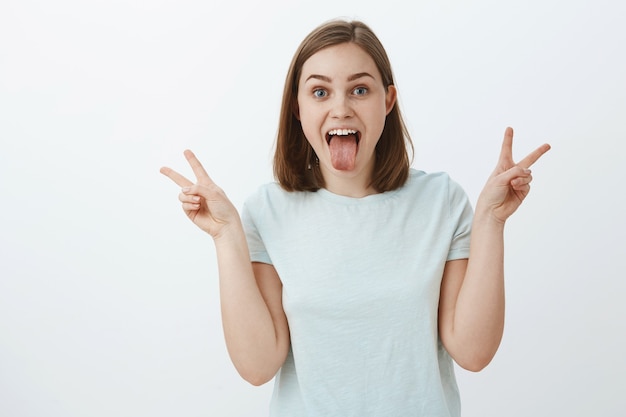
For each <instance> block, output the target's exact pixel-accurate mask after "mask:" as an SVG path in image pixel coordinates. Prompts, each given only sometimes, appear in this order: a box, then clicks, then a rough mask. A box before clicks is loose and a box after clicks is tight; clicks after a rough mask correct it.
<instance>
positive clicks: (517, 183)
mask: <svg viewBox="0 0 626 417" xmlns="http://www.w3.org/2000/svg"><path fill="white" fill-rule="evenodd" d="M532 181H533V176H532V175H527V176H524V177H517V178H515V179H513V180H512V181H511V186H512V187H513V188H514V189H520V188H522V187H524V186H525V185H528V184H530V183H531V182H532Z"/></svg>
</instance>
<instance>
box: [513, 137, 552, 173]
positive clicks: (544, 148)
mask: <svg viewBox="0 0 626 417" xmlns="http://www.w3.org/2000/svg"><path fill="white" fill-rule="evenodd" d="M549 150H550V145H548V144H547V143H544V144H543V145H541V146H540V147H538V148H537V149H535V150H534V151H532V152H531V153H529V154H528V155H527V156H526V158H524V159H522V160H521V161H520V162H519V163H518V165H520V166H522V167H524V168H529V167H530V166H531V165H532V164H534V163H535V162H537V160H538V159H539V158H541V156H542V155H543V154H544V153H546V152H548V151H549Z"/></svg>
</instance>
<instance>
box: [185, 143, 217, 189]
mask: <svg viewBox="0 0 626 417" xmlns="http://www.w3.org/2000/svg"><path fill="white" fill-rule="evenodd" d="M184 155H185V158H187V161H188V162H189V165H190V166H191V169H192V170H193V173H194V174H195V176H196V178H197V179H198V182H202V183H213V181H212V180H211V177H209V174H207V172H206V171H205V169H204V167H203V166H202V164H201V163H200V161H199V160H198V158H196V155H194V153H193V152H191V151H190V150H189V149H186V150H185V152H184Z"/></svg>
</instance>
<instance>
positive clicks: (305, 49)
mask: <svg viewBox="0 0 626 417" xmlns="http://www.w3.org/2000/svg"><path fill="white" fill-rule="evenodd" d="M346 42H350V43H354V44H355V45H358V46H359V47H361V48H362V49H363V50H364V51H365V52H367V53H368V54H369V55H370V56H371V57H372V59H373V60H374V62H375V64H376V67H377V68H378V71H379V72H380V74H381V76H382V80H383V84H384V86H385V90H387V89H388V87H389V86H390V85H394V81H393V73H392V70H391V64H390V62H389V58H388V57H387V53H386V52H385V49H384V48H383V46H382V44H381V43H380V41H379V40H378V38H377V37H376V35H375V34H374V32H373V31H372V30H371V29H370V28H369V27H368V26H367V25H365V24H364V23H363V22H359V21H351V22H348V21H343V20H333V21H330V22H327V23H324V24H322V25H321V26H319V27H317V28H316V29H315V30H313V31H312V32H311V33H310V34H309V35H308V36H307V37H306V38H305V39H304V40H303V41H302V43H301V44H300V46H299V47H298V49H297V51H296V53H295V55H294V57H293V59H292V61H291V65H290V66H289V71H288V73H287V78H286V80H285V88H284V91H283V100H282V108H281V113H280V119H279V126H278V135H277V138H276V150H275V153H274V176H275V177H276V179H277V180H278V182H279V183H280V185H281V186H282V187H283V188H284V189H285V190H287V191H317V190H318V189H320V188H322V187H324V178H323V177H322V172H321V170H320V167H319V165H318V164H317V163H316V161H315V159H316V155H315V152H314V151H313V148H312V147H311V145H310V144H309V142H308V141H307V139H306V137H305V136H304V132H303V131H302V126H301V124H300V121H299V120H298V119H297V118H296V115H295V113H294V110H295V109H296V108H297V97H298V82H299V80H300V75H301V72H302V66H303V65H304V63H305V62H306V60H307V59H309V58H310V57H311V56H312V55H314V54H315V53H317V52H318V51H320V50H322V49H324V48H327V47H329V46H334V45H338V44H342V43H346ZM408 148H410V150H411V156H412V153H413V142H412V141H411V138H410V136H409V133H408V130H407V127H406V125H405V123H404V120H403V119H402V115H401V113H400V109H399V107H398V103H397V101H396V103H395V104H394V105H393V108H392V110H391V111H390V112H389V114H388V115H387V118H386V120H385V127H384V129H383V132H382V134H381V137H380V140H379V141H378V144H377V145H376V161H375V165H374V171H373V173H372V183H371V186H372V187H373V188H374V189H375V190H376V191H378V192H384V191H391V190H394V189H396V188H398V187H401V186H402V185H403V184H404V183H405V182H406V180H407V178H408V175H409V167H410V165H411V158H410V157H409V152H408Z"/></svg>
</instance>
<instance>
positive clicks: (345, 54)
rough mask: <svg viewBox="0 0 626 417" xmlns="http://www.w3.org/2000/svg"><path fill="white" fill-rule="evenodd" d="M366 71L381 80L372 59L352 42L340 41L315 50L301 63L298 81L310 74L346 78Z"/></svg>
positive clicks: (303, 79)
mask: <svg viewBox="0 0 626 417" xmlns="http://www.w3.org/2000/svg"><path fill="white" fill-rule="evenodd" d="M362 72H367V73H369V74H371V75H372V76H373V77H374V78H375V79H376V80H381V78H382V77H381V76H380V73H379V71H378V67H377V66H376V63H375V62H374V59H373V58H372V57H371V56H370V55H369V54H368V53H367V52H365V50H363V48H361V47H360V46H358V45H356V44H354V43H342V44H339V45H333V46H329V47H327V48H324V49H321V50H319V51H317V52H316V53H315V54H313V55H311V57H310V58H309V59H307V60H306V61H305V62H304V65H302V72H301V76H300V82H303V81H305V80H307V78H308V77H309V76H310V75H322V76H325V77H328V78H331V79H332V80H335V79H337V80H340V81H343V80H346V79H347V78H348V77H350V76H351V75H354V74H358V73H362Z"/></svg>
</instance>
